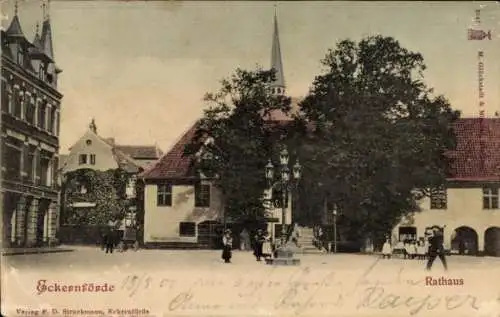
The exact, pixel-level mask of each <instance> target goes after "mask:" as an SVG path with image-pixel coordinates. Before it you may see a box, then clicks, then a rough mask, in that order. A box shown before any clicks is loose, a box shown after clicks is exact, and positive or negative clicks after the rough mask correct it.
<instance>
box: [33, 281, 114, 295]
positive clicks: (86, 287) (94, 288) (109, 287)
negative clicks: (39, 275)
mask: <svg viewBox="0 0 500 317" xmlns="http://www.w3.org/2000/svg"><path fill="white" fill-rule="evenodd" d="M36 290H37V292H38V295H41V294H43V293H45V292H48V293H109V292H114V291H115V286H114V285H113V284H108V283H81V284H65V283H58V282H48V281H47V280H38V282H37V285H36Z"/></svg>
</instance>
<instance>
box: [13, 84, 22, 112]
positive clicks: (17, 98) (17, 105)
mask: <svg viewBox="0 0 500 317" xmlns="http://www.w3.org/2000/svg"><path fill="white" fill-rule="evenodd" d="M22 103H23V96H22V95H21V94H20V92H19V90H16V92H15V94H14V115H15V116H16V117H18V118H21V116H22V112H23V110H22V108H23V104H22Z"/></svg>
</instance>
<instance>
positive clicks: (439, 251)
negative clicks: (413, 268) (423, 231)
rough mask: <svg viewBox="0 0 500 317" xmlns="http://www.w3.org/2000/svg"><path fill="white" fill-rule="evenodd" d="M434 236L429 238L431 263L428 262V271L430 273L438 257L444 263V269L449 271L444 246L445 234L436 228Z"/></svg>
mask: <svg viewBox="0 0 500 317" xmlns="http://www.w3.org/2000/svg"><path fill="white" fill-rule="evenodd" d="M433 231H434V232H433V235H432V236H431V237H430V238H429V261H427V270H428V271H430V270H431V268H432V264H433V263H434V260H435V259H436V257H439V259H440V260H441V263H443V267H444V269H445V270H446V271H447V270H448V265H447V264H446V258H445V254H444V246H443V234H442V232H441V230H440V229H439V228H434V230H433Z"/></svg>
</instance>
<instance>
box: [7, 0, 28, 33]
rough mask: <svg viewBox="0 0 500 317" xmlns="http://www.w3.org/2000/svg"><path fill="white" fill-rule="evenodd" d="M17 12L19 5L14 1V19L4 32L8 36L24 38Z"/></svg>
mask: <svg viewBox="0 0 500 317" xmlns="http://www.w3.org/2000/svg"><path fill="white" fill-rule="evenodd" d="M18 11H19V3H18V1H17V0H16V2H15V3H14V18H12V21H11V22H10V25H9V27H8V28H7V31H6V32H7V34H8V35H10V36H16V37H24V34H23V30H22V29H21V23H20V22H19V16H18Z"/></svg>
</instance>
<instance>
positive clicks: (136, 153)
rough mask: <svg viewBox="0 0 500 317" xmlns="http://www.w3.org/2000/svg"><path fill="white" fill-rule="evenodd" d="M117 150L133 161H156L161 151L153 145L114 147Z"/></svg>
mask: <svg viewBox="0 0 500 317" xmlns="http://www.w3.org/2000/svg"><path fill="white" fill-rule="evenodd" d="M115 147H116V148H117V149H119V150H120V151H122V152H123V153H126V154H128V155H129V156H130V157H132V158H134V159H158V158H160V156H162V155H163V153H162V151H161V150H160V149H158V148H157V147H156V146H154V145H116V146H115Z"/></svg>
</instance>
